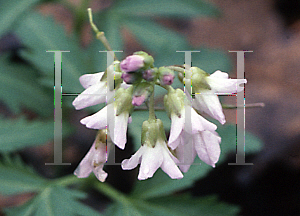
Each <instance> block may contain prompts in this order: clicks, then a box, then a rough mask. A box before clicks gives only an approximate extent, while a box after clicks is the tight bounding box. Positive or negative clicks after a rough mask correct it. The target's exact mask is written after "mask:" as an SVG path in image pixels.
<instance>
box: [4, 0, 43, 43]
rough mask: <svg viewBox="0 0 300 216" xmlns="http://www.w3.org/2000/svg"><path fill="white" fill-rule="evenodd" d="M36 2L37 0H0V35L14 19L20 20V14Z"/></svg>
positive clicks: (8, 27) (9, 26)
mask: <svg viewBox="0 0 300 216" xmlns="http://www.w3.org/2000/svg"><path fill="white" fill-rule="evenodd" d="M37 2H39V0H21V1H20V0H10V1H6V0H1V1H0V5H1V7H0V14H1V20H2V22H1V25H0V37H1V36H2V35H3V34H4V33H5V32H7V31H9V30H10V29H11V27H13V25H14V23H15V22H16V21H18V20H21V18H20V17H21V15H22V14H23V13H24V12H25V11H27V10H28V9H29V8H31V7H32V6H33V5H34V4H36V3H37Z"/></svg>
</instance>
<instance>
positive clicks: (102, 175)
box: [93, 165, 108, 182]
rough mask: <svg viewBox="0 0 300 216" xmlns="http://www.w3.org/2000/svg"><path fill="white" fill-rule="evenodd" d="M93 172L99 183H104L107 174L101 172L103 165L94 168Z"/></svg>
mask: <svg viewBox="0 0 300 216" xmlns="http://www.w3.org/2000/svg"><path fill="white" fill-rule="evenodd" d="M93 172H94V174H95V176H96V177H97V179H98V180H99V181H101V182H105V179H106V178H107V176H108V174H107V173H106V172H105V171H104V170H103V165H100V166H97V167H96V168H94V170H93Z"/></svg>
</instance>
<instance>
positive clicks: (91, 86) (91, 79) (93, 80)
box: [72, 61, 129, 110]
mask: <svg viewBox="0 0 300 216" xmlns="http://www.w3.org/2000/svg"><path fill="white" fill-rule="evenodd" d="M119 63H120V62H118V61H115V62H114V64H112V65H110V66H109V67H108V68H107V73H114V66H115V65H116V64H119ZM104 73H105V72H99V73H95V74H85V75H82V76H81V77H80V78H79V81H80V83H81V85H82V87H83V88H85V90H84V91H83V92H82V93H81V94H80V95H79V96H77V97H76V98H75V100H74V101H73V103H72V104H73V106H74V107H75V109H77V110H80V109H83V108H86V107H89V106H94V105H96V104H101V103H105V102H106V101H110V99H111V98H107V96H109V95H110V96H112V95H113V94H107V91H110V90H109V89H113V88H109V89H108V90H107V80H106V79H104V80H103V81H101V79H102V77H103V75H104ZM128 86H129V85H127V84H126V83H124V82H123V83H122V84H121V87H122V88H127V87H128ZM110 92H112V91H110Z"/></svg>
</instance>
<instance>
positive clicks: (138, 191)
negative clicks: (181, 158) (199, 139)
mask: <svg viewBox="0 0 300 216" xmlns="http://www.w3.org/2000/svg"><path fill="white" fill-rule="evenodd" d="M212 169H213V168H212V167H211V166H209V165H207V164H205V163H201V165H200V160H199V159H198V158H196V159H195V161H194V164H193V165H191V167H190V169H189V171H188V172H187V173H184V177H183V178H182V179H171V178H170V177H169V176H168V175H167V174H166V173H164V172H163V171H162V170H161V169H158V170H157V171H156V173H155V174H154V176H153V177H152V178H151V179H147V180H145V181H138V182H137V183H136V185H135V187H134V189H133V191H132V194H131V196H132V197H134V198H141V199H149V198H152V197H161V196H166V195H169V194H172V193H174V192H176V191H179V190H183V189H186V188H188V187H190V186H191V185H192V184H193V183H194V181H195V180H197V179H199V178H201V177H204V176H205V175H206V174H207V173H208V172H209V171H211V170H212Z"/></svg>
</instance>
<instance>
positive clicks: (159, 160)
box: [122, 141, 183, 180]
mask: <svg viewBox="0 0 300 216" xmlns="http://www.w3.org/2000/svg"><path fill="white" fill-rule="evenodd" d="M174 160H175V161H177V159H176V158H175V157H174V156H173V155H172V154H171V152H170V151H169V149H168V148H167V145H166V143H165V142H163V141H158V142H157V143H156V145H155V147H152V146H148V145H143V146H141V147H140V149H139V150H138V151H137V152H136V153H135V154H134V155H133V156H131V158H130V159H125V160H123V161H122V169H123V170H130V169H134V168H135V167H136V166H137V165H138V164H141V166H140V171H139V175H138V179H139V180H144V179H148V178H151V177H152V176H153V174H154V173H155V172H156V170H157V169H158V168H159V167H161V169H162V170H163V171H164V172H165V173H167V174H168V175H169V176H170V177H171V178H172V179H180V178H183V175H182V173H181V172H180V170H179V169H178V167H177V166H176V164H175V162H174Z"/></svg>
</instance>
